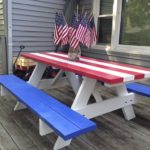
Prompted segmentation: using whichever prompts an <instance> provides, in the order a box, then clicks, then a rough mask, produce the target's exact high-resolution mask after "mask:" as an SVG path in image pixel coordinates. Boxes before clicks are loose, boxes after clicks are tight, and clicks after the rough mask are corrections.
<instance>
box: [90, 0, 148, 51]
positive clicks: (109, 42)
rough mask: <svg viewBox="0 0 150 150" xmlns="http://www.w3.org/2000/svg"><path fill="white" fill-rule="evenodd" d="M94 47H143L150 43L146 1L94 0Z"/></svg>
mask: <svg viewBox="0 0 150 150" xmlns="http://www.w3.org/2000/svg"><path fill="white" fill-rule="evenodd" d="M93 2H94V3H93V12H94V16H95V23H96V27H97V35H98V41H97V45H96V47H98V48H100V47H102V48H103V47H104V48H105V49H106V48H107V47H108V46H109V49H114V50H115V49H116V50H121V49H122V50H125V49H128V51H129V50H133V48H134V50H141V46H142V49H143V50H147V49H149V46H150V1H149V0H144V1H142V0H93Z"/></svg>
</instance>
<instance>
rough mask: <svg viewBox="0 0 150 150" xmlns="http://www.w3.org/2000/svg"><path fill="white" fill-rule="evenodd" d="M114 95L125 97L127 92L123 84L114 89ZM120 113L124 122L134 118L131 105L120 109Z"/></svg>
mask: <svg viewBox="0 0 150 150" xmlns="http://www.w3.org/2000/svg"><path fill="white" fill-rule="evenodd" d="M116 93H117V95H119V96H124V95H127V94H128V91H127V88H126V86H125V84H122V85H119V86H117V87H116ZM122 111H123V114H124V117H125V119H126V120H131V119H133V118H135V117H136V116H135V113H134V109H133V106H132V105H129V106H126V107H124V108H122Z"/></svg>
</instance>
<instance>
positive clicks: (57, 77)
mask: <svg viewBox="0 0 150 150" xmlns="http://www.w3.org/2000/svg"><path fill="white" fill-rule="evenodd" d="M63 73H64V71H63V70H59V72H58V73H57V75H56V77H55V78H54V79H53V80H52V82H51V85H50V86H53V85H54V84H56V83H57V81H58V80H59V79H60V78H61V77H62V75H63Z"/></svg>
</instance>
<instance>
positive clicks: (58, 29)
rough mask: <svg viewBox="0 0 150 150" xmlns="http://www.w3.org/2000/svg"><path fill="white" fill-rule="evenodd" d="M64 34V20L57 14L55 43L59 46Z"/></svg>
mask: <svg viewBox="0 0 150 150" xmlns="http://www.w3.org/2000/svg"><path fill="white" fill-rule="evenodd" d="M61 32H62V18H61V16H60V14H58V13H56V16H55V31H54V43H55V44H56V45H57V44H59V42H60V40H61V39H60V37H61V34H62V33H61Z"/></svg>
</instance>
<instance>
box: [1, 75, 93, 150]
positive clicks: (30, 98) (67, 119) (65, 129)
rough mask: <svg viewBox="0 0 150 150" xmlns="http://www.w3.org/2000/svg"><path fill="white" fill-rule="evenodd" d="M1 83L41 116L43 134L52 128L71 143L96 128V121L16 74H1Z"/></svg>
mask: <svg viewBox="0 0 150 150" xmlns="http://www.w3.org/2000/svg"><path fill="white" fill-rule="evenodd" d="M0 84H1V86H2V87H1V88H5V89H7V90H8V91H9V92H10V93H11V94H12V95H14V96H15V97H16V98H17V100H18V101H20V102H21V103H22V104H24V105H25V106H27V108H29V109H30V110H31V111H32V112H34V113H35V114H36V115H37V116H38V117H39V118H40V126H41V128H40V133H41V135H44V134H47V133H49V132H51V128H52V130H53V131H55V132H56V133H57V134H58V135H59V136H60V137H61V138H62V139H63V140H64V141H65V143H66V141H68V145H69V144H70V142H71V140H70V139H72V138H74V137H77V136H79V135H81V134H84V133H86V132H89V131H91V130H94V129H95V128H96V124H95V123H94V122H92V121H90V120H89V119H87V118H85V117H84V116H82V115H81V114H79V113H78V112H75V111H74V110H72V109H70V108H69V107H67V106H66V105H64V104H62V103H61V102H59V101H58V100H56V99H55V98H53V97H51V96H49V95H47V94H46V93H44V92H43V91H41V90H39V89H37V88H36V87H34V86H32V85H30V84H29V83H26V82H25V81H23V80H21V79H19V78H18V77H16V76H14V75H0ZM1 90H2V89H1ZM42 123H43V124H42ZM45 123H46V124H45ZM48 127H50V128H49V131H47V129H45V128H48ZM46 132H47V133H46ZM58 144H59V143H58ZM58 144H57V142H56V144H55V146H54V149H58ZM55 147H56V148H55ZM60 148H61V147H60Z"/></svg>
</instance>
